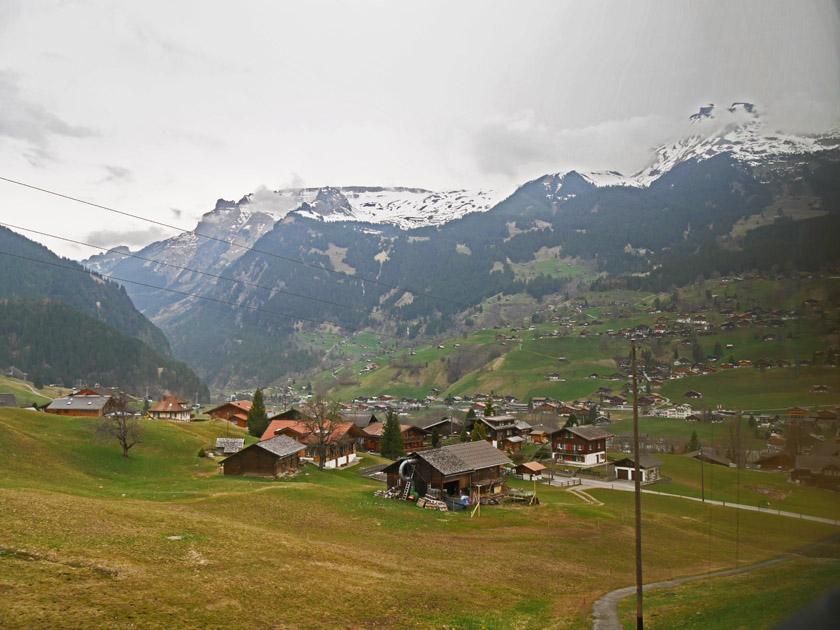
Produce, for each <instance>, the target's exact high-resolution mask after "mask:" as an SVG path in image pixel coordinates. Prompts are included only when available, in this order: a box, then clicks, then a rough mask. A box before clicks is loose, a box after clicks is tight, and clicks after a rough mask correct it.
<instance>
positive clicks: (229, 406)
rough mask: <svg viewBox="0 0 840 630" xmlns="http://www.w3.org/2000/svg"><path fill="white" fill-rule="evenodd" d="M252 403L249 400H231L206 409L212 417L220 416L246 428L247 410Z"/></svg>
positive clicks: (249, 409)
mask: <svg viewBox="0 0 840 630" xmlns="http://www.w3.org/2000/svg"><path fill="white" fill-rule="evenodd" d="M252 406H253V403H252V402H251V401H250V400H233V401H231V402H226V403H225V404H223V405H219V406H218V407H214V408H213V409H210V410H209V411H207V412H206V413H207V415H208V416H210V417H211V418H213V419H216V418H220V419H222V420H227V421H228V422H230V423H232V424H235V425H236V426H238V427H242V428H243V429H246V428H248V412H249V411H251V407H252Z"/></svg>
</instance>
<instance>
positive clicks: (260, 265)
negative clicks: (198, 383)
mask: <svg viewBox="0 0 840 630" xmlns="http://www.w3.org/2000/svg"><path fill="white" fill-rule="evenodd" d="M748 106H749V107H748ZM730 109H731V110H732V111H730ZM687 126H688V133H687V134H686V136H685V137H684V138H682V139H680V140H679V141H676V142H674V143H670V144H668V145H666V146H663V147H660V148H659V149H658V150H656V151H654V152H653V160H652V162H651V164H650V165H648V166H647V167H646V168H645V169H642V170H641V171H639V172H638V173H636V174H634V175H631V176H629V177H625V176H624V175H622V174H620V173H616V172H601V173H592V172H576V171H569V172H565V173H556V174H549V175H545V176H543V177H540V178H537V179H535V180H532V181H530V182H527V183H525V184H523V185H522V186H520V187H519V188H518V189H517V190H516V191H514V192H513V194H511V195H508V196H506V197H504V198H501V196H493V195H491V194H490V193H480V194H479V193H473V194H467V193H464V192H463V191H461V192H449V193H429V192H428V191H422V190H417V189H384V188H320V189H294V190H283V191H275V192H271V191H258V192H257V193H254V194H252V195H248V196H246V197H243V198H242V199H241V200H240V201H239V202H236V203H233V202H227V201H219V203H218V204H217V206H216V208H215V209H214V210H213V211H212V212H210V213H208V214H207V215H205V216H204V217H203V219H202V221H201V223H200V224H199V226H198V227H197V228H196V230H195V231H194V232H191V233H187V234H183V235H180V236H177V237H175V238H173V239H170V240H168V241H163V242H159V243H154V244H152V245H150V246H148V247H147V248H145V249H143V250H142V251H141V252H139V253H138V254H136V256H138V257H129V258H124V259H123V260H121V261H118V262H115V261H113V260H112V261H111V262H109V263H108V265H110V269H108V271H109V273H112V274H113V275H114V276H116V277H120V278H124V279H128V280H135V281H140V282H145V283H147V284H149V285H152V286H159V287H165V288H169V289H172V290H176V291H181V292H182V293H171V292H167V291H160V290H157V289H147V288H143V287H136V286H132V285H126V288H127V290H128V291H129V292H130V294H131V296H132V298H133V299H134V300H135V303H136V304H137V305H138V307H139V308H140V310H141V311H143V312H144V313H145V314H146V315H148V316H149V317H150V318H152V320H153V321H155V322H156V323H157V324H158V325H159V326H161V327H162V328H163V329H164V330H165V331H166V333H167V335H168V336H169V339H170V342H171V343H172V345H173V348H174V349H175V350H176V352H177V353H178V355H179V356H182V357H184V358H186V359H187V360H189V361H190V362H191V364H192V365H194V366H195V367H196V369H197V370H198V372H199V374H200V375H201V376H202V377H203V378H205V379H207V380H209V381H210V382H212V383H213V384H214V385H215V386H218V387H224V386H237V385H247V384H253V383H254V382H260V383H263V384H269V383H275V382H280V381H281V380H283V379H285V378H287V377H290V376H293V375H296V374H298V375H299V374H301V373H303V372H305V371H306V370H308V369H312V368H314V367H316V366H318V365H321V364H323V363H324V361H325V353H324V350H323V348H318V347H314V346H311V345H309V343H308V342H307V341H306V339H305V335H304V334H303V333H305V332H306V331H307V330H312V329H316V328H317V329H321V330H325V331H327V330H328V331H331V332H333V333H337V334H339V335H344V336H347V335H350V334H351V333H352V331H353V330H354V329H362V328H366V327H371V328H372V329H373V330H375V331H377V332H379V333H384V334H387V335H392V336H393V337H395V338H396V339H395V340H394V341H389V343H395V342H396V341H397V339H402V340H404V342H405V343H408V342H410V340H411V339H415V338H417V337H419V336H434V335H437V334H440V333H443V332H452V331H453V330H455V329H458V328H459V327H460V328H461V329H464V328H469V327H470V326H474V325H476V322H477V321H479V320H481V321H485V322H486V321H487V319H486V318H487V314H488V312H487V311H486V309H480V308H479V305H481V304H482V303H486V301H487V300H489V299H490V298H495V297H498V298H500V297H501V296H502V295H513V294H521V295H523V296H525V297H526V298H527V299H530V300H540V299H543V298H544V297H545V296H546V295H550V294H557V293H563V292H567V291H570V290H574V288H575V287H574V283H573V281H572V279H571V278H570V277H564V276H557V275H553V274H545V273H543V274H539V273H538V274H526V273H524V272H523V268H524V266H526V265H528V264H532V263H534V261H535V259H536V257H537V255H538V254H539V253H540V252H542V254H540V255H541V256H544V255H545V252H552V255H553V256H555V257H559V256H562V257H565V258H568V259H575V260H579V261H584V262H585V263H586V264H587V265H589V266H590V267H591V268H592V269H593V270H595V271H596V272H597V273H598V274H599V276H600V278H599V279H598V280H597V281H596V283H595V286H596V287H599V286H605V287H606V286H612V284H610V283H613V284H615V283H617V284H619V285H621V286H628V287H635V288H646V289H649V290H656V291H662V290H667V289H668V288H669V287H671V286H681V285H684V284H686V283H690V282H693V281H694V280H695V278H697V277H698V276H700V275H704V276H706V277H709V276H711V275H714V274H715V273H721V274H723V273H737V272H741V271H745V270H752V269H764V270H768V271H770V270H772V269H773V268H778V269H788V270H795V269H798V270H818V269H820V268H821V267H823V266H825V265H833V264H836V263H837V262H838V258H839V257H840V256H839V255H838V254H837V253H836V248H835V247H834V246H833V237H832V235H835V234H837V233H840V224H838V223H839V222H840V212H838V211H840V203H838V202H840V188H838V182H840V149H838V147H839V146H840V142H838V136H837V135H829V136H824V137H822V138H794V137H787V136H781V135H779V134H771V133H769V132H767V131H766V130H767V127H766V124H765V123H764V121H763V120H762V119H761V117H760V116H759V115H758V110H757V108H755V107H754V106H751V105H750V104H734V105H733V106H732V107H730V108H726V109H724V110H723V111H720V112H719V111H718V110H717V109H716V108H714V107H713V106H709V107H706V108H703V109H702V110H701V111H700V112H699V113H698V115H697V116H696V117H694V118H692V119H691V121H689V122H687ZM496 200H498V202H497V203H496ZM361 219H365V221H362V220H361ZM408 219H411V221H410V222H409V223H406V221H408ZM200 235H205V236H210V237H211V238H210V239H207V238H204V237H202V236H200ZM237 244H241V245H244V246H245V248H243V247H237ZM248 247H250V248H251V249H246V248H248ZM163 262H167V263H169V265H170V266H165V265H163V264H161V263H163ZM301 263H303V264H301ZM99 268H100V269H103V271H104V270H106V269H105V267H104V266H102V267H99ZM185 268H187V269H185ZM197 271H201V272H202V273H197ZM208 274H209V275H208ZM184 293H189V294H193V295H184ZM196 295H201V296H204V297H206V298H209V299H210V300H212V301H210V302H208V301H206V300H202V299H199V298H197V297H196ZM306 296H308V297H309V298H312V299H306ZM430 296H431V297H430ZM479 315H480V316H481V317H479ZM307 320H308V321H307ZM342 327H343V328H342ZM335 352H337V353H338V354H340V353H341V350H340V348H338V347H336V349H335Z"/></svg>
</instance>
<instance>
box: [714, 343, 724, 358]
mask: <svg viewBox="0 0 840 630" xmlns="http://www.w3.org/2000/svg"><path fill="white" fill-rule="evenodd" d="M712 354H714V355H715V356H716V357H720V356H722V355H723V346H722V345H720V341H716V342H715V348H714V350H713V351H712Z"/></svg>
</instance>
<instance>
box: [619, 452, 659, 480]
mask: <svg viewBox="0 0 840 630" xmlns="http://www.w3.org/2000/svg"><path fill="white" fill-rule="evenodd" d="M661 467H662V462H661V461H659V460H658V459H656V458H655V457H651V456H650V455H647V454H643V455H639V474H640V475H641V476H642V479H641V483H653V482H654V481H656V480H658V479H661V478H662V475H661V474H660V472H659V469H660V468H661ZM613 468H614V469H615V476H616V477H618V478H619V479H630V480H632V479H633V475H635V474H636V458H635V457H634V456H633V455H630V456H628V457H625V458H624V459H619V460H617V461H615V462H613Z"/></svg>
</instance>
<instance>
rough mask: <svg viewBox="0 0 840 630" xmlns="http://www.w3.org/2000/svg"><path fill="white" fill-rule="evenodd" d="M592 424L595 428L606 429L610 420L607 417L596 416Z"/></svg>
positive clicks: (610, 422)
mask: <svg viewBox="0 0 840 630" xmlns="http://www.w3.org/2000/svg"><path fill="white" fill-rule="evenodd" d="M592 424H594V425H595V426H596V427H608V426H610V425H611V424H612V420H610V419H609V418H608V417H607V416H598V417H597V418H595V421H594V422H593V423H592Z"/></svg>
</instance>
